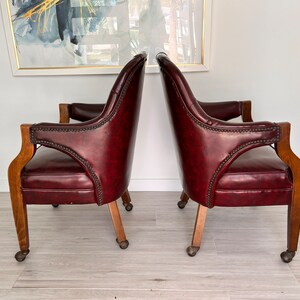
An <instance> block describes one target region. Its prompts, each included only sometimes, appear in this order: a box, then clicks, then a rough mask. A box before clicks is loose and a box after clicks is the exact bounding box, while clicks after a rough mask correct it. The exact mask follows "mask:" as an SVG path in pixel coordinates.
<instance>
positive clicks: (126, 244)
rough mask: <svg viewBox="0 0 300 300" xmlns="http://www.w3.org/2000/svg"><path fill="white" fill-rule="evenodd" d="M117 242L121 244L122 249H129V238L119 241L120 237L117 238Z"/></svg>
mask: <svg viewBox="0 0 300 300" xmlns="http://www.w3.org/2000/svg"><path fill="white" fill-rule="evenodd" d="M116 241H117V243H118V244H119V246H120V248H121V249H127V247H128V245H129V242H128V241H127V240H125V241H122V242H119V241H118V239H116Z"/></svg>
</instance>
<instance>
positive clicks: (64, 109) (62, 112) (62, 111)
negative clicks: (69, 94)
mask: <svg viewBox="0 0 300 300" xmlns="http://www.w3.org/2000/svg"><path fill="white" fill-rule="evenodd" d="M59 123H70V113H69V104H68V103H60V104H59Z"/></svg>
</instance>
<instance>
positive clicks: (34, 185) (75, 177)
mask: <svg viewBox="0 0 300 300" xmlns="http://www.w3.org/2000/svg"><path fill="white" fill-rule="evenodd" d="M21 185H22V194H23V198H24V201H25V203H27V204H71V203H78V204H80V203H82V204H84V203H95V202H96V200H95V197H94V187H93V183H92V181H91V180H90V178H89V177H88V176H87V175H86V173H85V171H84V169H83V168H82V167H81V165H80V164H79V163H78V162H77V161H75V160H74V159H72V158H71V157H69V156H68V155H67V154H65V153H62V152H60V151H58V150H55V149H51V148H46V147H43V146H41V147H40V148H39V149H38V150H37V151H36V154H35V155H34V157H33V159H32V160H31V161H30V162H29V163H28V164H27V165H26V166H25V167H24V169H23V171H22V175H21Z"/></svg>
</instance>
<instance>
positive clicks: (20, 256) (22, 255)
mask: <svg viewBox="0 0 300 300" xmlns="http://www.w3.org/2000/svg"><path fill="white" fill-rule="evenodd" d="M28 253H29V249H28V250H27V251H19V252H17V253H16V255H15V259H16V260H17V261H18V262H22V261H23V260H25V258H26V256H27V255H28Z"/></svg>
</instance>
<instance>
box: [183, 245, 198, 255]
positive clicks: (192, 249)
mask: <svg viewBox="0 0 300 300" xmlns="http://www.w3.org/2000/svg"><path fill="white" fill-rule="evenodd" d="M199 249H200V247H194V246H189V247H187V248H186V253H187V254H188V255H189V256H191V257H193V256H195V255H196V254H197V252H198V251H199Z"/></svg>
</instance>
